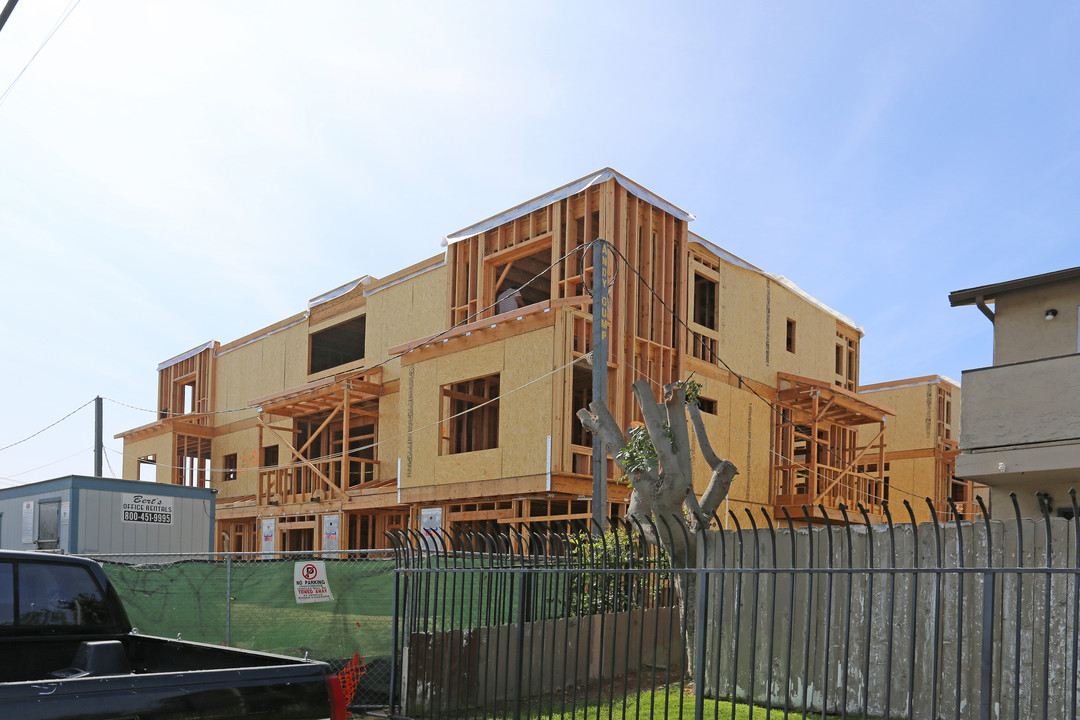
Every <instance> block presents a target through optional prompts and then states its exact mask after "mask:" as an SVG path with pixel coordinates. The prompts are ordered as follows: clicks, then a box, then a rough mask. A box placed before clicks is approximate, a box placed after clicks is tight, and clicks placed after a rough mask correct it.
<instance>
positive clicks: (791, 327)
mask: <svg viewBox="0 0 1080 720" xmlns="http://www.w3.org/2000/svg"><path fill="white" fill-rule="evenodd" d="M787 351H788V352H789V353H793V352H795V321H794V320H792V319H791V318H788V319H787Z"/></svg>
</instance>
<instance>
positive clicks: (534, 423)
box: [382, 328, 554, 487]
mask: <svg viewBox="0 0 1080 720" xmlns="http://www.w3.org/2000/svg"><path fill="white" fill-rule="evenodd" d="M553 337H554V330H553V329H552V328H544V329H541V330H537V331H534V332H530V333H526V334H524V335H518V336H514V337H511V338H508V339H506V340H502V341H498V342H493V343H489V344H486V345H480V346H477V347H473V348H469V349H467V350H463V351H461V352H458V353H454V354H452V355H445V356H442V357H438V358H434V359H432V360H426V361H422V362H419V363H415V364H413V365H410V366H409V367H408V368H407V369H406V371H405V373H404V377H403V378H402V383H401V390H400V391H399V395H401V400H402V403H403V405H404V406H405V408H406V409H405V414H406V418H405V419H406V423H404V425H405V426H404V427H401V428H400V433H405V432H408V428H407V418H408V405H409V400H408V392H409V389H408V388H409V383H410V382H414V383H415V387H414V392H413V399H412V421H413V427H414V428H421V427H425V426H428V425H433V424H435V423H438V421H439V399H440V389H441V388H442V386H444V385H448V384H451V383H455V382H460V381H463V380H469V379H471V378H476V377H482V376H485V375H492V374H495V373H498V374H499V393H500V396H501V397H500V400H499V447H498V448H494V449H492V450H483V451H479V452H471V453H462V454H458V455H447V456H439V454H438V453H439V444H438V437H439V436H438V430H437V427H433V428H428V429H425V430H423V431H420V432H417V433H414V434H413V436H412V473H411V476H410V474H409V473H408V469H407V468H405V469H403V472H402V474H403V475H404V476H405V477H404V478H403V480H402V483H401V484H402V486H403V487H415V486H422V485H428V484H437V485H445V484H451V483H460V482H469V481H473V480H481V479H493V478H500V477H517V476H521V475H531V474H538V473H543V472H545V469H546V459H547V434H548V432H550V430H549V428H550V427H551V407H550V406H551V402H550V398H551V395H552V392H553V388H552V381H551V379H550V378H544V379H543V380H540V381H539V382H533V383H532V384H531V385H528V386H527V387H523V386H525V385H526V384H527V383H530V382H531V381H534V380H536V378H538V377H541V376H543V375H545V374H547V373H548V372H550V371H551V343H552V341H553ZM518 388H521V389H518ZM382 434H384V435H385V434H386V433H385V431H383V432H382ZM394 434H398V433H397V432H395V433H394ZM405 453H406V455H408V450H407V448H406V450H405Z"/></svg>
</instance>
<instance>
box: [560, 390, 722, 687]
mask: <svg viewBox="0 0 1080 720" xmlns="http://www.w3.org/2000/svg"><path fill="white" fill-rule="evenodd" d="M633 390H634V396H635V397H636V398H637V401H638V406H639V407H640V408H641V415H642V417H643V418H644V419H645V429H646V431H647V432H648V434H649V439H650V441H651V442H652V445H653V448H654V449H655V450H656V461H655V462H652V463H649V464H648V465H647V467H644V468H629V467H627V466H626V463H625V461H624V460H621V459H620V458H619V457H618V456H617V455H616V453H617V452H618V450H619V449H621V448H624V447H626V446H627V445H628V444H629V443H628V442H627V440H626V437H625V436H624V435H623V432H622V429H621V428H619V426H618V424H617V423H616V422H615V419H614V418H613V417H612V415H611V412H610V411H609V410H608V408H607V407H606V406H605V405H604V404H603V403H600V402H596V401H594V402H592V403H590V404H589V408H588V409H587V410H586V409H584V408H583V409H581V410H578V413H577V416H578V419H579V420H580V421H581V424H582V425H584V426H585V427H586V428H587V429H588V430H590V431H591V432H593V433H595V434H597V435H599V436H600V437H601V439H602V440H603V441H604V445H605V446H606V447H607V448H608V450H609V452H610V453H611V455H612V458H613V459H614V460H615V462H616V464H618V465H619V467H620V468H621V469H622V470H623V472H625V473H626V474H627V475H628V476H629V478H630V481H631V483H632V485H633V488H634V489H633V492H632V493H631V495H630V505H629V507H628V508H627V513H626V515H627V519H629V520H631V521H633V522H634V523H635V524H636V525H637V526H638V527H639V528H640V529H641V532H642V534H643V535H644V537H645V539H646V540H647V541H648V542H649V543H652V544H654V545H659V546H660V547H663V548H664V549H665V550H666V551H667V553H668V557H669V558H670V561H671V566H672V568H673V569H675V570H679V569H692V568H696V567H697V560H698V558H697V544H698V543H697V540H698V536H699V535H700V534H701V533H703V532H705V531H706V530H707V529H708V528H709V525H710V523H711V519H712V515H713V513H715V512H716V509H717V508H718V507H720V503H721V502H723V501H724V498H725V497H727V494H728V491H729V490H730V489H731V482H732V480H734V478H735V475H737V474H738V470H737V469H736V467H735V466H734V465H733V464H732V463H730V462H728V461H727V460H723V459H721V458H720V457H718V456H717V455H716V453H715V452H713V449H712V444H711V443H710V442H709V438H708V434H707V433H706V432H705V424H704V422H703V421H702V419H701V411H700V410H699V409H698V407H697V405H696V404H694V405H687V404H686V393H685V391H684V389H683V387H682V386H681V384H679V383H675V384H672V385H666V386H665V387H664V402H663V403H662V404H661V403H658V402H656V399H655V398H654V397H653V394H652V389H651V388H650V387H649V383H648V381H646V380H639V381H638V382H636V383H634V385H633ZM688 414H689V420H690V422H689V424H690V426H692V427H693V429H694V435H695V436H696V437H697V441H698V447H699V449H700V450H701V454H702V456H703V457H704V458H705V461H706V462H707V463H708V465H709V467H710V468H711V470H712V476H711V478H710V479H709V484H708V487H707V488H706V489H705V492H704V493H702V495H701V498H700V500H699V499H698V497H697V496H696V495H695V494H694V477H693V458H692V457H691V452H690V433H689V429H688V427H687V415H688ZM675 587H676V591H677V593H678V602H679V617H680V620H681V623H682V630H683V637H684V638H685V640H686V660H687V667H688V668H693V664H692V661H693V659H694V655H695V650H696V647H697V641H698V637H697V629H698V627H699V618H698V617H697V577H696V574H693V573H678V574H677V575H676V579H675Z"/></svg>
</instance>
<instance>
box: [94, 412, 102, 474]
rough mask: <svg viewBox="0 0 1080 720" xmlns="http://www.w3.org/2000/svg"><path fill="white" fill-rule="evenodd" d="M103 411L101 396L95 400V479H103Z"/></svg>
mask: <svg viewBox="0 0 1080 720" xmlns="http://www.w3.org/2000/svg"><path fill="white" fill-rule="evenodd" d="M101 425H102V411H101V396H100V395H98V396H97V397H96V398H94V477H101V460H102V457H103V456H104V454H105V443H104V442H103V441H102V433H101Z"/></svg>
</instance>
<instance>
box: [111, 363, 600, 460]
mask: <svg viewBox="0 0 1080 720" xmlns="http://www.w3.org/2000/svg"><path fill="white" fill-rule="evenodd" d="M591 359H592V353H586V354H584V355H582V356H581V357H578V358H574V359H573V360H571V361H570V362H567V363H564V364H563V365H560V366H559V367H557V368H555V369H554V370H550V371H548V372H546V373H544V374H543V375H539V376H537V377H534V378H533V379H532V380H529V381H528V382H526V383H524V384H522V385H518V386H517V387H516V388H513V389H512V390H507V391H506V392H503V393H499V394H498V395H496V396H495V397H493V398H490V399H488V400H485V401H484V402H482V403H477V404H476V405H473V406H472V407H470V408H467V409H465V410H462V411H461V412H459V413H455V414H454V415H450V416H448V417H445V418H441V419H439V420H436V421H435V422H433V423H428V424H427V425H423V426H421V427H418V428H413V429H412V430H409V431H408V432H404V433H401V434H399V435H392V436H391V437H388V438H382V439H381V440H377V441H375V442H373V443H371V444H370V445H362V446H360V447H356V448H349V449H348V450H347V451H346V450H344V449H343V450H342V451H340V452H335V453H330V454H328V455H322V456H319V457H314V458H304V460H297V461H294V462H288V463H278V464H277V465H260V466H258V467H248V468H243V470H244V471H245V472H246V471H249V470H270V469H280V468H294V467H303V466H304V465H306V464H307V463H318V462H325V461H327V460H339V459H341V458H343V457H352V454H353V453H356V452H360V451H362V450H371V449H373V448H378V447H379V446H380V445H383V444H385V443H388V442H390V441H392V440H400V439H401V438H405V437H409V436H410V435H415V434H416V433H418V432H420V431H422V430H428V429H430V428H433V427H438V426H439V425H442V424H443V423H445V422H447V421H449V420H453V419H454V418H458V417H462V416H463V415H468V414H469V413H471V412H475V411H476V410H479V409H480V408H482V407H484V406H486V405H490V404H492V403H494V402H498V401H499V400H501V399H502V398H505V397H507V396H509V395H513V394H514V393H516V392H520V391H521V390H524V389H525V388H527V387H529V386H530V385H534V384H536V383H538V382H540V381H541V380H543V379H545V378H549V377H551V376H552V375H555V374H556V373H559V372H562V371H563V370H565V369H566V368H568V367H570V366H572V365H575V364H577V363H579V362H583V361H585V360H590V361H591ZM106 449H107V450H109V452H113V453H116V454H117V455H121V456H122V457H126V458H132V459H140V460H141V458H139V457H138V456H136V455H128V454H126V453H124V452H121V451H119V450H113V449H111V448H106ZM356 459H358V460H367V459H369V458H356ZM305 461H306V462H305ZM154 464H155V465H157V466H158V467H164V468H167V469H169V470H185V469H187V468H186V467H185V466H182V465H165V464H164V463H157V462H155V463H154ZM204 472H208V473H225V472H233V468H229V469H228V470H226V469H223V468H212V467H210V468H206V469H205V470H204Z"/></svg>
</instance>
